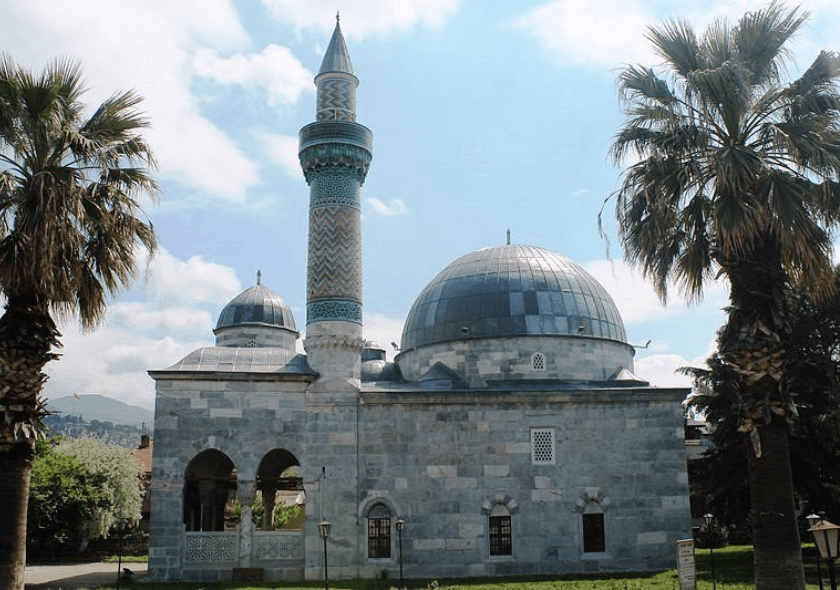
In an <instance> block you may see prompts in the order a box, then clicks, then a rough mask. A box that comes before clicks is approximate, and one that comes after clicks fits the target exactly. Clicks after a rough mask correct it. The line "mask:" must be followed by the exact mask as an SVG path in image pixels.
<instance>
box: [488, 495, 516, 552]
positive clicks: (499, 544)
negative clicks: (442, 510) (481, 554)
mask: <svg viewBox="0 0 840 590" xmlns="http://www.w3.org/2000/svg"><path fill="white" fill-rule="evenodd" d="M489 518H490V522H489V525H490V555H513V541H512V533H511V522H510V512H508V509H507V507H506V506H505V505H504V504H494V505H493V508H492V509H491V510H490V517H489Z"/></svg>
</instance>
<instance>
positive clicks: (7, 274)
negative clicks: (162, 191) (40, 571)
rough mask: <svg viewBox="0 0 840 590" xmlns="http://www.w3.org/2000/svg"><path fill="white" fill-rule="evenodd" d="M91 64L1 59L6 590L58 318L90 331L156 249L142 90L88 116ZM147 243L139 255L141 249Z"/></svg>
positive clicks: (21, 554) (14, 579) (11, 585)
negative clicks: (145, 206) (148, 210)
mask: <svg viewBox="0 0 840 590" xmlns="http://www.w3.org/2000/svg"><path fill="white" fill-rule="evenodd" d="M84 91H85V87H84V84H83V82H82V79H81V68H80V66H79V65H78V64H77V63H75V62H72V61H67V60H56V61H55V62H53V63H51V64H50V65H48V66H47V67H46V69H45V70H44V71H43V72H42V73H40V74H35V73H32V72H29V71H28V70H26V69H24V68H22V67H20V66H17V65H16V64H15V63H14V62H13V61H12V59H11V58H10V57H9V56H6V55H0V289H2V291H3V295H4V296H5V309H4V313H3V315H2V317H0V504H2V505H3V506H4V509H3V510H2V511H0V530H3V531H4V534H3V535H2V536H1V537H0V589H3V590H5V589H15V590H20V589H22V588H23V571H24V566H25V562H26V545H25V538H26V512H27V499H28V497H29V479H30V473H31V469H32V461H33V456H34V448H35V441H36V440H37V439H38V438H39V437H41V436H42V435H43V426H42V424H41V418H43V417H44V415H45V414H46V409H45V407H44V404H43V401H42V399H41V390H42V387H43V384H44V381H45V380H46V378H47V377H46V375H45V373H44V371H43V369H44V366H45V365H46V363H48V362H49V361H52V360H55V359H56V358H57V355H56V353H55V352H54V350H55V348H57V347H58V346H60V343H59V337H60V334H59V332H58V329H57V327H56V324H55V322H54V316H55V317H58V318H66V317H73V316H75V317H78V318H79V320H80V322H81V325H82V326H83V327H84V328H86V329H90V328H92V327H94V326H95V325H96V324H97V322H98V321H99V320H101V319H102V317H103V316H104V314H105V310H106V303H107V297H108V296H109V295H111V294H113V293H116V292H118V291H119V290H120V289H121V288H123V287H125V286H126V285H127V284H128V282H129V281H130V280H131V278H132V276H133V275H134V273H135V271H136V269H137V267H138V264H139V258H138V256H139V255H140V254H141V252H142V250H143V249H145V250H147V251H149V252H153V251H154V250H155V248H156V239H155V236H154V232H153V230H152V227H151V224H150V223H148V222H147V221H145V220H143V219H141V218H140V217H139V215H140V214H141V213H142V211H141V205H140V200H139V199H140V198H141V197H144V196H156V194H157V190H158V188H157V185H156V183H155V181H154V180H153V178H152V177H151V175H150V169H151V168H153V167H154V159H153V156H152V153H151V150H150V148H149V146H148V145H147V144H146V142H145V140H144V139H143V137H142V135H141V134H140V132H141V131H142V130H143V129H144V128H145V127H147V126H148V122H147V121H146V119H144V118H143V117H142V116H141V115H140V114H139V113H138V111H137V106H138V105H139V103H140V102H141V98H140V97H139V96H138V95H137V94H135V93H134V92H124V93H118V94H114V95H113V96H111V97H110V98H108V99H107V100H105V101H104V102H102V103H101V104H100V105H99V106H98V107H97V108H96V109H95V110H94V111H93V112H92V113H91V114H90V116H87V113H86V110H85V107H84V105H83V103H82V102H81V97H82V94H83V93H84ZM138 246H139V247H138Z"/></svg>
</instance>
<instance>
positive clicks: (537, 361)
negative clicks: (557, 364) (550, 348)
mask: <svg viewBox="0 0 840 590" xmlns="http://www.w3.org/2000/svg"><path fill="white" fill-rule="evenodd" d="M531 369H532V370H534V371H540V372H543V371H545V355H544V354H543V353H541V352H535V353H534V354H532V355H531Z"/></svg>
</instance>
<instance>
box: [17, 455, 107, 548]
mask: <svg viewBox="0 0 840 590" xmlns="http://www.w3.org/2000/svg"><path fill="white" fill-rule="evenodd" d="M105 483H106V482H105V476H104V475H94V474H92V473H90V471H89V470H88V468H87V466H86V465H85V463H84V462H83V461H81V460H79V459H77V458H76V457H73V456H71V455H67V454H64V453H57V452H56V451H55V448H54V445H53V444H52V442H47V441H39V442H38V448H37V455H36V457H35V461H34V463H33V465H32V478H31V484H30V491H29V514H28V516H27V534H26V543H27V548H28V551H29V552H30V553H32V554H34V555H39V556H44V557H55V556H57V555H65V554H72V553H75V552H77V551H78V550H79V548H80V547H82V546H83V545H84V544H85V543H87V541H88V539H89V536H88V531H89V530H90V525H89V523H90V522H91V521H94V520H95V519H96V515H97V513H98V512H99V511H101V510H106V509H108V508H109V506H110V503H111V501H110V498H109V497H108V494H107V492H106V491H105Z"/></svg>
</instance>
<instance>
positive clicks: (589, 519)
mask: <svg viewBox="0 0 840 590" xmlns="http://www.w3.org/2000/svg"><path fill="white" fill-rule="evenodd" d="M606 550H607V544H606V539H605V538H604V515H603V514H584V515H583V552H584V553H603V552H604V551H606Z"/></svg>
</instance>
